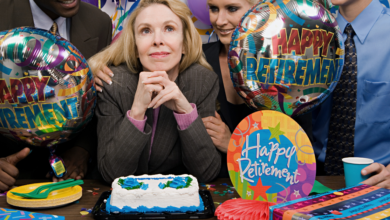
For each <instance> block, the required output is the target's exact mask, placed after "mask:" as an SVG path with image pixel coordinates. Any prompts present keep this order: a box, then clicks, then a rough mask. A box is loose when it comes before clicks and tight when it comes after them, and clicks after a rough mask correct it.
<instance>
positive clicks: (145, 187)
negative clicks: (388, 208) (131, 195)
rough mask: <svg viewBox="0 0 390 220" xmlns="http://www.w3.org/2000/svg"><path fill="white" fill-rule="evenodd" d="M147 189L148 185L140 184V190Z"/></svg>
mask: <svg viewBox="0 0 390 220" xmlns="http://www.w3.org/2000/svg"><path fill="white" fill-rule="evenodd" d="M148 188H149V184H145V183H144V184H142V186H141V189H142V190H147V189H148Z"/></svg>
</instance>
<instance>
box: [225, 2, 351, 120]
mask: <svg viewBox="0 0 390 220" xmlns="http://www.w3.org/2000/svg"><path fill="white" fill-rule="evenodd" d="M340 39H343V38H342V35H341V32H340V29H339V27H338V25H337V22H336V20H335V18H334V17H333V16H332V15H331V14H330V12H329V11H328V10H326V9H325V8H324V7H323V6H322V5H320V4H319V3H318V2H316V1H314V2H313V1H312V0H297V1H288V0H287V1H283V0H276V1H274V2H273V3H270V2H264V3H259V4H258V5H256V6H254V7H253V8H252V9H251V10H250V11H248V12H247V13H246V14H245V15H244V17H243V18H242V20H241V22H240V24H239V25H238V26H237V28H236V30H235V31H234V33H233V36H232V41H231V43H230V49H229V54H228V61H229V67H230V74H231V78H232V80H233V85H234V88H235V89H236V91H237V92H238V94H239V95H240V96H241V97H242V98H243V99H244V100H245V101H246V103H247V104H248V105H249V106H250V107H251V108H253V109H256V110H263V109H269V110H277V111H280V112H283V113H285V114H287V115H290V116H295V115H300V114H303V113H305V112H308V111H309V110H311V109H312V108H313V107H315V106H317V105H318V104H320V103H321V102H323V101H324V100H325V99H326V98H327V97H328V95H329V94H330V93H331V92H332V91H333V89H334V88H335V86H336V84H337V81H338V80H339V78H340V74H341V72H342V68H343V64H344V45H343V42H342V41H340Z"/></svg>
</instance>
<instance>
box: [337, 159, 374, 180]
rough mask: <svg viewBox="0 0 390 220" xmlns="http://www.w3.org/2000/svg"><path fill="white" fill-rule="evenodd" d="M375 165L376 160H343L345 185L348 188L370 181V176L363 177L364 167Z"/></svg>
mask: <svg viewBox="0 0 390 220" xmlns="http://www.w3.org/2000/svg"><path fill="white" fill-rule="evenodd" d="M372 163H374V160H372V159H369V158H363V157H345V158H343V164H344V176H345V185H346V186H347V187H350V186H354V185H357V184H359V183H361V182H363V181H364V180H366V179H368V177H370V175H365V176H363V175H362V174H361V171H362V169H363V168H364V167H367V166H368V165H370V164H372Z"/></svg>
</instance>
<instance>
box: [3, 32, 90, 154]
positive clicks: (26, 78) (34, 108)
mask: <svg viewBox="0 0 390 220" xmlns="http://www.w3.org/2000/svg"><path fill="white" fill-rule="evenodd" d="M95 105H96V90H95V87H94V80H93V76H92V72H91V71H90V69H89V67H88V64H87V62H86V60H85V58H84V57H83V55H81V53H80V52H79V51H78V50H77V49H76V48H75V47H74V46H73V45H72V44H71V43H69V42H68V41H66V40H65V39H63V38H61V37H60V36H54V35H52V34H50V33H49V32H47V31H45V30H41V29H36V28H16V29H13V30H9V31H3V32H0V134H2V135H4V136H6V137H9V138H11V139H14V140H17V141H19V142H26V143H29V144H31V145H34V146H42V147H52V146H54V145H56V144H58V143H62V142H65V141H67V140H69V139H71V138H72V137H74V136H76V135H77V133H78V132H80V131H81V130H82V129H83V128H84V127H85V125H86V124H87V123H88V122H89V121H90V120H91V118H92V116H93V113H94V108H95Z"/></svg>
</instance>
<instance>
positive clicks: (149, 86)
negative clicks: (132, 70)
mask: <svg viewBox="0 0 390 220" xmlns="http://www.w3.org/2000/svg"><path fill="white" fill-rule="evenodd" d="M161 105H165V106H166V107H167V108H169V109H171V110H172V111H175V112H177V113H181V114H188V113H190V112H191V111H192V106H191V104H190V103H189V102H188V101H187V99H186V97H185V96H184V95H183V93H182V92H181V91H180V89H179V87H178V86H177V85H176V83H175V82H173V81H171V80H170V79H169V77H168V74H167V73H166V72H165V71H155V72H141V73H140V76H139V82H138V87H137V91H136V93H135V97H134V104H133V106H132V108H131V112H130V117H132V118H134V119H136V120H143V119H144V116H145V112H146V110H147V109H148V108H154V109H155V108H158V107H160V106H161Z"/></svg>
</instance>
